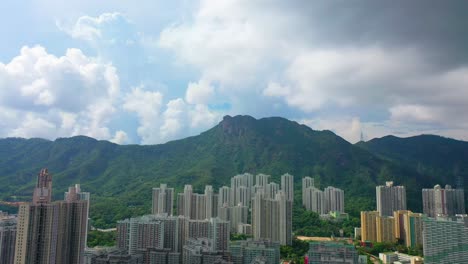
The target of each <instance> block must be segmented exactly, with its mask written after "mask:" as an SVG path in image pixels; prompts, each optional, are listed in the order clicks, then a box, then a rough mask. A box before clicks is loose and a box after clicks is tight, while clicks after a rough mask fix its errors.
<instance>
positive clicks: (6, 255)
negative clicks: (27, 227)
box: [0, 211, 17, 264]
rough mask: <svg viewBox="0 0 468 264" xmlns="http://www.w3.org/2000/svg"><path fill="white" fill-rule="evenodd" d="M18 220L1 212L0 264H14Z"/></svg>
mask: <svg viewBox="0 0 468 264" xmlns="http://www.w3.org/2000/svg"><path fill="white" fill-rule="evenodd" d="M16 225H17V218H16V216H13V215H8V214H4V213H2V212H1V211H0V263H4V264H13V263H14V258H15V245H16Z"/></svg>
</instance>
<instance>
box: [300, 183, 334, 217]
mask: <svg viewBox="0 0 468 264" xmlns="http://www.w3.org/2000/svg"><path fill="white" fill-rule="evenodd" d="M303 203H304V204H305V208H306V210H309V211H313V212H316V213H318V214H327V213H328V211H327V205H326V200H325V194H324V192H323V191H321V190H319V189H317V188H315V187H309V188H306V190H305V201H303Z"/></svg>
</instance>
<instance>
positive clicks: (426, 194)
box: [422, 185, 465, 217]
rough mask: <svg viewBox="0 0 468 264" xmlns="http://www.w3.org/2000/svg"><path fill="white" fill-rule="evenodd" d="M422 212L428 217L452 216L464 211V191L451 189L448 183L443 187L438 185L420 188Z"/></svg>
mask: <svg viewBox="0 0 468 264" xmlns="http://www.w3.org/2000/svg"><path fill="white" fill-rule="evenodd" d="M422 199H423V213H424V214H426V215H427V216H429V217H436V216H437V215H439V214H441V215H448V216H454V215H456V214H464V213H465V193H464V190H463V189H452V187H451V186H450V185H445V188H442V187H440V185H436V186H434V188H433V189H423V190H422Z"/></svg>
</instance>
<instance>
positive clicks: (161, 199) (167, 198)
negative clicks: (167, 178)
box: [151, 184, 174, 215]
mask: <svg viewBox="0 0 468 264" xmlns="http://www.w3.org/2000/svg"><path fill="white" fill-rule="evenodd" d="M173 208H174V188H167V184H161V185H160V187H159V188H153V210H152V211H151V212H152V214H161V213H167V214H168V215H172V211H173Z"/></svg>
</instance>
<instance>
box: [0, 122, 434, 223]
mask: <svg viewBox="0 0 468 264" xmlns="http://www.w3.org/2000/svg"><path fill="white" fill-rule="evenodd" d="M42 167H48V168H49V171H50V172H51V173H53V177H54V196H55V198H56V199H61V198H62V193H63V191H65V189H66V188H67V186H70V185H72V184H74V183H81V184H82V186H83V187H82V189H83V190H86V191H90V192H91V193H92V206H91V216H92V218H93V220H94V221H95V222H94V225H96V226H101V227H105V226H109V225H112V223H114V222H115V221H116V220H119V219H122V218H125V217H129V216H131V215H138V214H143V213H148V212H149V208H150V204H151V188H152V187H155V186H158V185H159V184H160V183H168V184H169V185H170V186H173V187H175V188H176V189H178V190H181V189H182V188H183V185H184V184H193V185H194V187H195V190H198V191H202V188H203V187H204V185H205V184H211V185H213V186H214V187H215V188H218V187H220V186H222V185H228V184H229V183H230V182H229V179H230V178H231V177H232V176H234V175H235V174H238V173H243V172H250V173H254V174H255V173H260V172H262V173H268V174H271V175H272V176H273V179H274V180H276V181H277V182H279V177H280V175H281V174H284V173H287V172H289V173H291V174H293V175H294V176H295V180H296V187H297V188H296V189H297V190H298V191H297V193H296V197H297V201H296V202H300V201H299V200H300V197H301V196H300V192H299V190H300V182H301V178H302V177H304V176H312V177H314V178H315V179H316V182H317V183H318V185H319V187H320V188H324V187H326V186H328V185H333V186H336V187H340V188H343V189H344V190H345V195H346V200H345V204H346V209H347V210H348V211H349V212H350V213H351V214H353V215H357V214H358V212H359V210H368V209H373V208H375V201H374V200H375V185H376V184H377V183H378V184H382V183H384V182H385V181H386V180H394V181H395V182H396V183H401V184H405V185H406V186H407V188H408V195H407V196H408V199H409V201H408V204H409V207H410V208H412V209H414V210H420V208H421V190H420V188H421V187H422V186H423V184H426V183H430V184H435V183H436V182H435V181H433V180H434V179H432V178H428V179H426V178H425V176H423V175H425V174H422V173H419V172H418V171H417V170H415V169H413V168H412V167H410V166H406V165H405V166H401V163H400V161H399V160H397V159H392V158H389V157H384V156H382V155H380V154H378V155H376V154H373V153H371V152H370V151H369V150H367V149H365V148H364V147H363V146H356V145H352V144H350V143H348V142H347V141H345V140H343V139H342V138H340V137H338V136H336V135H335V134H334V133H332V132H330V131H314V130H312V129H310V128H309V127H307V126H304V125H300V124H298V123H296V122H292V121H289V120H287V119H284V118H278V117H273V118H263V119H259V120H256V119H254V118H252V117H249V116H235V117H230V116H226V117H225V118H224V119H223V121H222V122H220V123H219V124H218V125H217V126H215V127H213V128H212V129H210V130H208V131H206V132H203V133H201V134H200V135H198V136H194V137H189V138H185V139H182V140H177V141H172V142H168V143H166V144H160V145H152V146H139V145H126V146H120V145H116V144H113V143H110V142H107V141H97V140H95V139H92V138H87V137H82V136H80V137H73V138H63V139H57V140H55V141H47V140H42V139H28V140H26V139H17V138H9V139H0V181H1V182H2V183H3V184H1V185H0V199H3V200H5V199H12V196H16V197H17V199H18V200H28V199H30V197H31V194H32V190H33V186H34V183H35V179H36V174H37V173H38V172H39V170H40V168H42Z"/></svg>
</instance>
